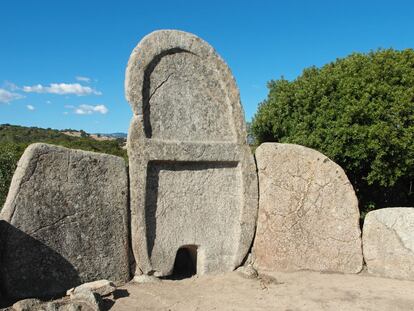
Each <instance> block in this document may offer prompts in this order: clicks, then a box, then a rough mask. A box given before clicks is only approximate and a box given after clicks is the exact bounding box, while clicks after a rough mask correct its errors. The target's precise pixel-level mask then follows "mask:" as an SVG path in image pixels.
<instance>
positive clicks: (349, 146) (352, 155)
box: [252, 49, 414, 214]
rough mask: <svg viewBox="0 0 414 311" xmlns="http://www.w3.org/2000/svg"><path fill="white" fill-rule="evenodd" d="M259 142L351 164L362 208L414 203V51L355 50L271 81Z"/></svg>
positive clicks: (259, 120)
mask: <svg viewBox="0 0 414 311" xmlns="http://www.w3.org/2000/svg"><path fill="white" fill-rule="evenodd" d="M268 87H269V94H268V98H267V99H266V100H265V101H264V102H263V103H261V104H260V106H259V109H258V111H257V113H256V115H255V117H254V119H253V122H252V132H253V134H254V135H255V138H256V141H257V142H258V143H262V142H266V141H273V142H282V143H295V144H300V145H304V146H308V147H311V148H314V149H317V150H319V151H320V152H322V153H324V154H326V155H327V156H328V157H330V158H331V159H332V160H334V161H335V162H337V163H338V164H339V165H341V166H342V167H343V168H344V170H345V171H346V173H347V175H348V177H349V178H350V181H351V182H352V184H353V186H354V189H355V190H356V193H357V196H358V198H359V201H360V207H361V210H362V212H363V214H364V213H365V212H367V211H369V210H371V209H376V208H381V207H387V206H407V205H408V206H414V195H413V191H414V189H413V188H414V187H413V179H414V51H413V50H412V49H407V50H403V51H396V50H393V49H387V50H378V51H375V52H370V53H368V54H360V53H354V54H351V55H350V56H348V57H346V58H343V59H337V60H336V61H335V62H332V63H330V64H327V65H325V66H323V67H322V68H315V67H311V68H308V69H305V70H304V71H303V73H302V75H301V76H299V77H298V78H297V79H296V80H294V81H287V80H285V79H283V78H281V79H280V80H276V81H270V82H269V84H268Z"/></svg>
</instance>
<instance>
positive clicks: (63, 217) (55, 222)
mask: <svg viewBox="0 0 414 311" xmlns="http://www.w3.org/2000/svg"><path fill="white" fill-rule="evenodd" d="M76 215H77V213H75V214H69V215H64V216H62V217H61V218H59V219H58V220H56V221H54V222H53V223H51V224H48V225H45V226H42V227H40V228H37V229H36V230H33V231H32V232H30V233H27V234H28V235H31V236H33V234H35V233H37V232H39V231H40V230H43V229H47V228H49V227H52V226H55V225H57V224H58V223H59V222H61V221H62V220H64V219H66V218H69V217H73V216H76Z"/></svg>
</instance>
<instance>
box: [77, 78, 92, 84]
mask: <svg viewBox="0 0 414 311" xmlns="http://www.w3.org/2000/svg"><path fill="white" fill-rule="evenodd" d="M76 80H77V81H80V82H86V83H89V82H91V78H88V77H82V76H77V77H76Z"/></svg>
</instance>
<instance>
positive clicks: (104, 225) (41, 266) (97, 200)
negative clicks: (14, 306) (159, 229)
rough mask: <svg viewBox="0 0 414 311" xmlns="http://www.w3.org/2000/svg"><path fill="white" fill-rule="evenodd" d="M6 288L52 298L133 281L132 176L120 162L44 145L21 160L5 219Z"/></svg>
mask: <svg viewBox="0 0 414 311" xmlns="http://www.w3.org/2000/svg"><path fill="white" fill-rule="evenodd" d="M0 238H1V240H2V241H1V248H2V249H1V252H2V254H1V257H2V258H1V259H2V262H1V266H0V273H1V289H2V290H4V292H3V293H5V294H7V296H9V297H10V298H27V297H50V296H55V295H60V294H64V293H65V292H66V290H68V289H69V288H72V287H74V286H77V285H79V284H82V283H85V282H90V281H96V280H100V279H109V280H112V281H114V282H126V281H128V280H129V261H128V260H129V256H128V175H127V170H126V165H125V161H124V160H123V159H122V158H120V157H116V156H112V155H107V154H100V153H94V152H88V151H82V150H73V149H67V148H63V147H59V146H52V145H47V144H32V145H30V146H29V147H28V148H27V149H26V150H25V152H24V154H23V155H22V157H21V158H20V161H19V163H18V166H17V169H16V172H15V173H14V176H13V180H12V183H11V186H10V190H9V194H8V196H7V200H6V203H5V204H4V207H3V209H2V211H1V213H0Z"/></svg>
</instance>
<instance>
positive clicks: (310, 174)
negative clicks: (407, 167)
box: [253, 143, 362, 273]
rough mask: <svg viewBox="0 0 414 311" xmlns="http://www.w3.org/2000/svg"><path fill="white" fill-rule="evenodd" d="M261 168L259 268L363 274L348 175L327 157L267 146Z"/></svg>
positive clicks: (256, 250)
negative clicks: (360, 272)
mask: <svg viewBox="0 0 414 311" xmlns="http://www.w3.org/2000/svg"><path fill="white" fill-rule="evenodd" d="M256 162H257V166H258V174H259V184H260V187H259V188H260V195H259V198H260V200H259V216H258V224H257V231H256V237H255V241H254V244H253V256H254V261H255V267H256V268H258V269H259V270H260V269H263V270H280V271H295V270H302V269H310V270H316V271H336V272H345V273H357V272H359V271H360V270H361V269H362V250H361V238H360V234H361V233H360V229H359V210H358V202H357V198H356V196H355V193H354V190H353V188H352V185H351V184H350V182H349V180H348V178H347V177H346V175H345V173H344V171H343V170H342V169H341V168H340V167H339V166H338V165H337V164H335V163H334V162H332V161H331V160H330V159H328V158H327V157H326V156H324V155H323V154H321V153H319V152H317V151H315V150H312V149H309V148H306V147H302V146H298V145H291V144H276V143H266V144H262V145H261V146H259V148H257V150H256Z"/></svg>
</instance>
